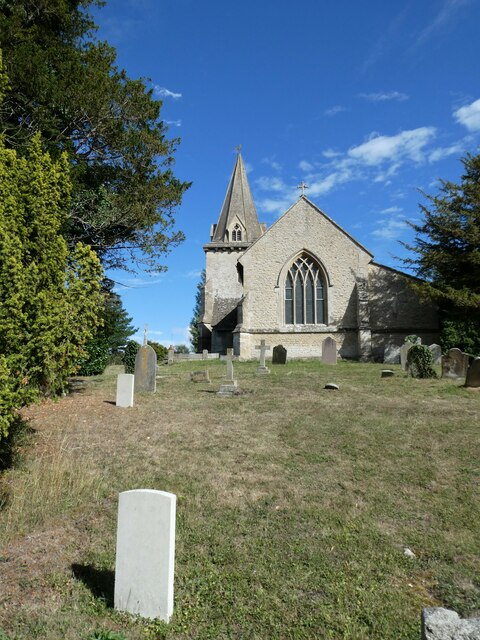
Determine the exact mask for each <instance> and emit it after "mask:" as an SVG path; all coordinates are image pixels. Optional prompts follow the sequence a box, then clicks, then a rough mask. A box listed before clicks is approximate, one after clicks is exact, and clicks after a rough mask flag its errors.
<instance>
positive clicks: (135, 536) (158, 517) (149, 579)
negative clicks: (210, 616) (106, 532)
mask: <svg viewBox="0 0 480 640" xmlns="http://www.w3.org/2000/svg"><path fill="white" fill-rule="evenodd" d="M176 500H177V498H176V496H175V495H174V494H173V493H167V492H165V491H154V490H151V489H138V490H134V491H124V492H123V493H121V494H120V496H119V504H118V526H117V555H116V561H115V598H114V601H115V609H118V610H119V611H127V612H128V613H134V614H138V615H140V616H143V617H144V618H160V620H164V621H165V622H168V621H169V620H170V616H171V615H172V613H173V572H174V563H175V508H176Z"/></svg>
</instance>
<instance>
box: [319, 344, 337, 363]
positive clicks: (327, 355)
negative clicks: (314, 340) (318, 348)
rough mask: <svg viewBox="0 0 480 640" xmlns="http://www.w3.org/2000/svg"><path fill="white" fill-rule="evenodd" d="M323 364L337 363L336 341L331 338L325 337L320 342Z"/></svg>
mask: <svg viewBox="0 0 480 640" xmlns="http://www.w3.org/2000/svg"><path fill="white" fill-rule="evenodd" d="M322 362H323V364H337V343H336V342H335V340H334V339H333V338H330V337H328V338H325V340H324V341H323V342H322Z"/></svg>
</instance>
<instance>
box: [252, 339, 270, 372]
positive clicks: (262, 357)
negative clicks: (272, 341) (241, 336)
mask: <svg viewBox="0 0 480 640" xmlns="http://www.w3.org/2000/svg"><path fill="white" fill-rule="evenodd" d="M255 349H260V363H259V365H258V369H257V376H262V375H265V374H267V373H270V369H269V368H268V367H267V366H266V364H265V358H266V354H267V351H270V347H269V346H267V345H266V344H265V340H260V344H259V345H257V346H256V347H255Z"/></svg>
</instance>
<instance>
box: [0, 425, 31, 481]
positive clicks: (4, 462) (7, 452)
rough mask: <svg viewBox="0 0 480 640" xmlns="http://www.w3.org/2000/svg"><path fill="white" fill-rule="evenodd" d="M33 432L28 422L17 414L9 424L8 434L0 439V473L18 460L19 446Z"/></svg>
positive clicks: (20, 446)
mask: <svg viewBox="0 0 480 640" xmlns="http://www.w3.org/2000/svg"><path fill="white" fill-rule="evenodd" d="M33 433H35V429H33V428H32V427H31V426H30V425H29V424H28V422H26V421H25V420H22V418H21V417H20V416H17V417H16V418H15V420H14V421H13V422H12V424H11V425H10V428H9V431H8V436H7V437H6V438H1V439H0V473H2V471H6V470H7V469H11V468H12V467H13V466H14V465H15V464H16V463H17V462H18V460H19V458H20V453H21V448H22V446H23V445H24V444H25V442H26V440H27V439H28V438H29V437H30V436H31V435H32V434H33Z"/></svg>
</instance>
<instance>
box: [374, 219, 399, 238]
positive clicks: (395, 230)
mask: <svg viewBox="0 0 480 640" xmlns="http://www.w3.org/2000/svg"><path fill="white" fill-rule="evenodd" d="M377 224H378V225H379V229H375V230H374V231H373V232H372V235H373V236H374V237H375V238H381V239H382V240H396V239H397V238H399V237H401V235H402V234H403V232H404V231H405V229H406V228H407V226H408V225H407V222H406V220H405V219H403V218H400V217H393V218H390V219H381V220H377Z"/></svg>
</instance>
